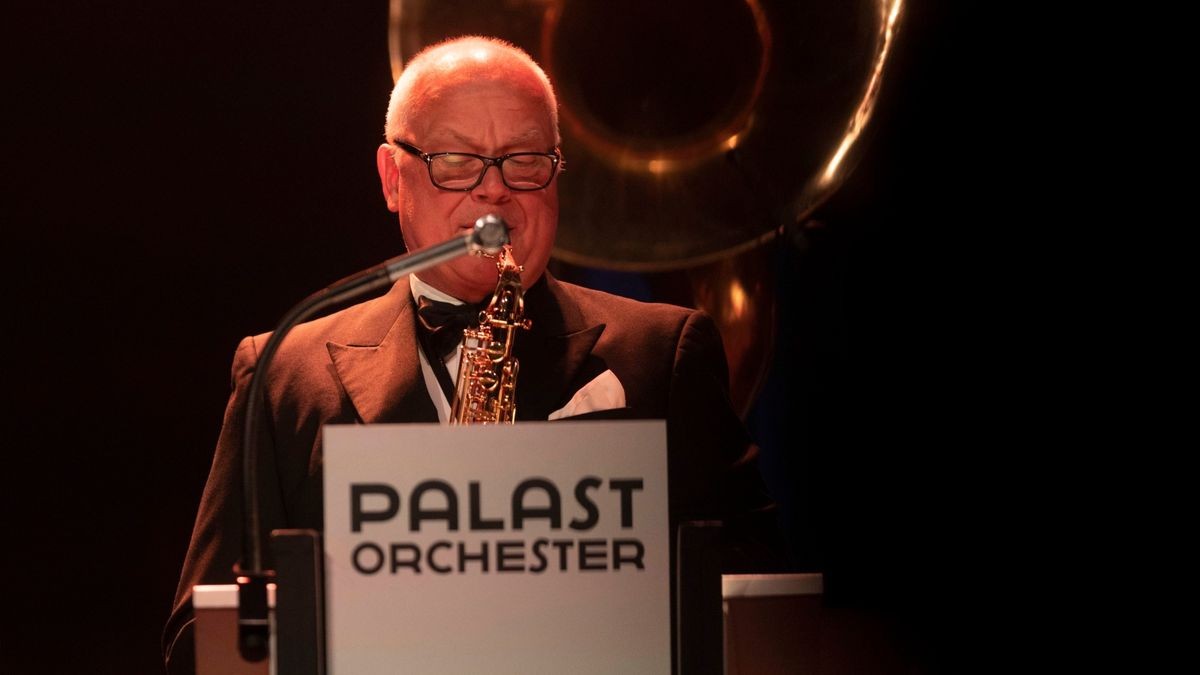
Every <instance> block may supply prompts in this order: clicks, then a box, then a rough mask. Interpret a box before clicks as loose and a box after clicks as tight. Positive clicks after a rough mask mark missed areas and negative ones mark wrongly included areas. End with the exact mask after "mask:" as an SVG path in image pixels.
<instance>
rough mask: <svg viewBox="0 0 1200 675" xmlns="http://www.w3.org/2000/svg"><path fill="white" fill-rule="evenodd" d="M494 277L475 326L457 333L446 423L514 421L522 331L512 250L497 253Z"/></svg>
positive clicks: (522, 312) (520, 295)
mask: <svg viewBox="0 0 1200 675" xmlns="http://www.w3.org/2000/svg"><path fill="white" fill-rule="evenodd" d="M496 269H497V270H498V271H499V273H500V279H499V280H498V281H497V282H496V293H495V295H493V296H492V301H491V302H490V303H488V306H487V309H484V310H483V311H482V312H480V313H479V327H478V328H468V329H466V330H464V331H463V341H462V345H461V346H460V347H459V348H458V349H459V352H458V353H459V366H458V384H457V386H456V387H455V391H454V402H453V405H452V407H451V410H450V424H512V423H513V422H514V421H516V418H517V371H518V369H519V365H520V364H519V363H518V362H517V359H516V357H515V356H513V344H514V342H515V341H516V333H517V329H518V328H520V329H523V330H528V329H529V327H530V326H531V325H532V323H531V322H530V321H529V319H526V318H525V301H524V293H523V292H522V290H521V270H522V269H523V268H522V267H521V266H520V265H518V264H517V262H516V260H514V259H513V254H512V247H511V246H505V247H504V248H503V249H501V250H500V253H499V254H497V259H496Z"/></svg>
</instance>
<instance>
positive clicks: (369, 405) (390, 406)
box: [326, 278, 438, 424]
mask: <svg viewBox="0 0 1200 675" xmlns="http://www.w3.org/2000/svg"><path fill="white" fill-rule="evenodd" d="M377 302H379V303H380V305H379V306H378V307H372V308H371V309H370V310H368V311H367V312H365V313H364V316H362V317H360V319H359V320H358V321H356V322H355V325H354V326H353V329H352V331H350V332H351V333H352V335H351V336H350V339H348V340H347V341H346V342H345V343H344V344H343V343H337V342H329V343H327V345H326V348H327V349H328V350H329V356H330V358H331V359H332V360H333V367H334V370H335V371H336V372H337V376H338V378H339V379H340V380H341V382H342V388H343V389H344V390H345V391H346V395H347V396H348V397H349V398H350V401H351V403H352V404H353V405H354V409H355V410H356V411H357V412H358V416H359V418H360V419H361V420H362V421H363V422H364V423H366V424H377V423H381V422H437V421H438V418H437V410H436V409H435V408H434V407H433V401H431V400H430V399H429V393H428V391H426V389H425V381H424V378H423V377H422V376H421V365H420V362H419V361H418V360H417V351H416V344H417V340H416V327H415V325H414V316H413V308H412V298H411V292H410V291H409V285H408V279H407V278H405V279H401V280H400V281H398V282H396V284H395V285H394V286H392V290H391V291H389V292H388V294H387V295H386V296H384V297H383V298H380V299H379V300H378V301H377Z"/></svg>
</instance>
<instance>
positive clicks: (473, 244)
mask: <svg viewBox="0 0 1200 675" xmlns="http://www.w3.org/2000/svg"><path fill="white" fill-rule="evenodd" d="M505 244H508V223H506V222H504V219H503V218H501V217H500V216H497V215H493V214H490V213H489V214H488V215H486V216H483V217H482V218H480V219H479V220H476V221H475V227H474V228H472V229H471V234H470V235H469V243H468V246H469V247H470V249H471V252H472V253H474V254H475V255H480V254H488V255H495V254H497V253H499V252H500V249H501V248H503V247H504V246H505Z"/></svg>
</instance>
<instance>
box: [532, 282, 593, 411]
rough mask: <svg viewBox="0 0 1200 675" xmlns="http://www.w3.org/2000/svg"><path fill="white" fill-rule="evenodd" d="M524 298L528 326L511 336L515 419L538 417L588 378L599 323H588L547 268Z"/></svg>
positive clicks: (564, 398) (559, 404)
mask: <svg viewBox="0 0 1200 675" xmlns="http://www.w3.org/2000/svg"><path fill="white" fill-rule="evenodd" d="M525 302H526V309H527V311H526V316H528V317H529V318H530V319H531V320H532V321H533V327H532V328H531V329H530V330H529V331H527V332H526V331H522V332H521V333H519V334H518V335H517V345H516V354H517V358H518V359H519V360H520V364H521V367H520V371H519V374H518V376H517V418H518V419H521V420H544V419H546V418H547V417H549V415H550V413H551V412H553V411H554V410H557V409H558V408H561V407H562V406H564V405H566V403H567V401H569V400H570V398H571V394H573V393H574V391H575V390H576V389H578V388H579V386H580V385H582V384H584V383H586V381H587V379H590V378H587V377H585V376H584V375H586V373H590V371H591V370H592V368H585V366H586V365H587V364H588V363H589V362H590V361H591V360H593V359H592V358H591V354H592V349H593V348H594V347H595V346H596V342H597V341H598V340H599V339H600V335H601V334H602V333H603V332H604V324H602V323H600V324H592V325H589V324H588V322H587V321H586V320H585V318H584V317H583V315H582V314H581V313H580V311H579V308H578V306H577V305H576V303H574V302H573V301H571V299H570V298H569V297H568V296H567V291H566V289H565V287H563V285H562V284H560V283H558V281H556V280H555V279H554V277H552V276H551V275H550V274H549V272H547V273H545V274H544V275H543V278H542V281H540V282H539V283H536V284H534V285H533V287H532V288H530V289H529V291H528V292H527V293H526V295H525ZM601 370H602V369H601ZM599 372H600V371H597V372H596V373H595V374H599ZM593 376H594V375H593ZM580 380H582V381H580Z"/></svg>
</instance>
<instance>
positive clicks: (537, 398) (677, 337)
mask: <svg viewBox="0 0 1200 675" xmlns="http://www.w3.org/2000/svg"><path fill="white" fill-rule="evenodd" d="M385 133H386V136H385V142H384V143H383V144H382V145H380V146H379V149H378V151H377V153H376V163H377V165H378V169H379V178H380V181H381V184H382V189H383V196H384V199H385V201H386V203H387V207H388V209H389V210H391V211H393V212H395V213H396V214H397V216H398V218H399V224H400V230H401V232H402V234H403V236H404V241H405V244H406V245H407V247H408V249H409V250H417V249H421V248H425V247H427V246H430V245H433V244H437V243H440V242H442V241H444V240H446V239H449V238H450V237H452V236H454V235H456V234H459V233H460V232H461V228H464V227H468V226H470V225H471V224H472V223H474V222H475V221H476V219H478V218H480V217H481V216H484V215H487V214H494V215H497V216H500V217H501V218H503V219H504V220H505V221H506V222H507V224H508V226H509V228H510V236H511V243H512V251H513V254H514V255H515V256H516V259H517V260H518V261H519V262H520V263H521V264H522V265H523V266H524V270H523V272H522V273H521V283H522V286H523V287H524V289H525V290H524V293H525V312H526V317H527V318H529V319H531V321H532V328H531V329H530V330H528V331H521V332H520V335H519V336H518V337H517V340H516V345H515V350H516V356H517V357H518V359H519V360H520V363H521V371H520V386H519V387H518V388H517V391H516V403H517V406H516V418H517V420H547V419H570V418H580V417H586V418H639V419H666V420H667V424H668V426H667V436H668V467H669V468H668V476H669V481H670V483H669V485H670V489H669V495H670V496H669V508H670V515H671V522H672V525H674V524H676V523H678V522H680V521H683V520H693V519H705V520H722V521H724V522H726V524H727V526H728V527H727V529H728V530H729V531H730V532H731V533H734V536H732V537H731V538H730V543H729V545H728V546H727V547H726V551H725V554H726V555H725V558H726V560H727V568H731V569H732V568H737V567H739V566H741V567H744V566H745V565H747V564H750V565H754V564H758V563H760V561H761V552H762V551H764V550H769V549H770V548H771V546H770V543H769V542H770V540H771V539H772V537H773V534H772V532H771V529H772V528H771V525H770V517H769V515H767V514H768V512H769V510H770V500H769V499H768V498H767V497H766V495H765V492H764V489H763V485H762V480H761V477H760V476H759V475H758V472H757V468H756V465H755V462H754V447H753V446H752V445H751V444H750V443H749V440H748V439H747V437H746V435H745V432H744V430H743V427H742V425H741V422H740V420H739V419H738V417H737V416H736V415H735V413H734V412H733V410H732V408H731V407H730V404H729V401H728V398H727V389H728V382H727V381H728V374H727V371H726V365H725V358H724V353H723V350H722V347H721V340H720V336H719V334H718V333H717V330H716V329H715V327H714V325H713V323H712V321H711V320H710V319H709V318H708V317H707V316H706V315H705V314H703V313H701V312H698V311H695V310H689V309H685V308H681V307H674V306H670V305H661V304H645V303H639V302H635V301H632V300H628V299H625V298H620V297H617V296H613V295H609V294H606V293H602V292H598V291H593V290H588V289H585V288H581V287H578V286H574V285H571V284H567V283H564V282H560V281H557V280H555V279H554V278H553V277H552V276H551V275H549V274H548V273H547V272H546V264H547V262H548V261H549V259H550V252H551V248H552V246H553V244H554V237H555V230H556V228H557V222H558V193H557V183H558V180H559V179H560V178H561V176H562V170H563V166H564V160H563V157H562V155H561V152H560V150H559V147H558V146H559V140H560V139H559V133H558V113H557V103H556V100H555V96H554V90H553V88H552V87H551V84H550V82H549V80H548V79H547V77H546V75H545V73H544V72H543V71H542V69H541V68H540V67H538V65H537V64H536V63H534V62H533V60H532V59H530V58H529V56H528V55H527V54H525V53H524V52H523V51H521V50H520V49H517V48H515V47H513V46H511V45H509V44H507V43H504V42H501V41H498V40H493V39H489V38H475V37H472V38H460V39H456V40H451V41H448V42H444V43H441V44H439V45H435V46H433V47H430V48H428V49H426V50H425V51H423V52H422V53H420V54H419V55H417V56H416V57H415V58H413V59H412V61H411V62H410V64H409V65H408V67H407V68H406V69H405V71H404V73H403V75H402V76H401V77H400V80H399V81H398V82H397V83H396V86H395V89H394V91H393V93H392V96H391V101H390V105H389V106H388V111H387V121H386V132H385ZM496 284H497V266H496V263H495V262H494V261H492V260H487V259H483V258H479V257H463V258H458V259H456V260H454V261H453V262H450V263H447V264H444V265H442V266H440V267H436V268H431V269H429V270H427V271H425V272H422V273H420V275H419V278H418V276H417V275H413V276H411V277H409V278H405V279H401V280H400V281H398V282H396V284H395V285H394V287H393V288H392V289H391V291H390V292H388V293H387V294H386V295H384V296H382V297H379V298H376V299H372V300H369V301H367V302H363V303H361V304H358V305H355V306H353V307H350V308H349V309H345V310H343V311H341V312H338V313H336V314H333V315H330V316H327V317H324V318H321V319H318V320H315V321H312V322H310V323H306V324H302V325H300V326H298V327H297V328H296V329H295V330H294V331H293V332H292V333H291V334H290V335H289V337H288V339H287V340H286V341H284V342H283V343H282V346H281V348H280V351H279V353H278V355H277V358H276V360H275V364H274V366H273V368H272V370H271V376H270V378H269V379H268V381H267V383H266V388H265V391H266V399H267V400H266V406H265V408H266V411H268V412H267V415H268V419H267V421H266V422H265V424H264V425H263V426H264V427H266V429H267V430H268V431H266V432H264V434H265V436H264V443H263V450H262V452H263V453H264V455H265V460H264V461H266V462H269V463H270V464H271V465H272V466H273V468H274V471H273V472H272V473H271V474H270V475H273V476H277V477H278V481H277V482H275V481H269V483H270V485H269V486H268V487H267V491H266V494H265V495H264V496H263V498H262V505H263V514H262V518H263V524H264V527H263V529H264V531H270V530H272V529H276V528H313V529H320V528H321V525H322V497H321V494H322V492H321V491H322V483H321V481H322V475H321V434H320V430H321V427H322V426H323V425H325V424H372V423H381V422H437V421H442V422H445V421H446V420H447V419H448V417H449V415H450V410H451V397H452V396H453V395H454V382H453V380H454V377H455V375H456V374H457V372H458V363H457V362H458V359H459V355H458V352H457V350H456V346H457V343H458V340H459V338H461V336H462V328H463V327H464V325H465V323H466V322H467V321H469V319H463V318H462V317H470V316H472V315H477V312H478V310H477V309H476V308H475V305H476V304H477V303H480V302H483V301H486V300H487V299H488V298H490V297H491V294H492V292H493V290H494V289H495V288H496ZM455 306H459V307H463V306H465V307H468V308H469V309H467V310H464V311H458V312H456V311H455ZM264 341H265V336H257V337H248V338H246V339H244V340H243V341H242V343H241V344H240V345H239V346H238V349H237V352H236V355H235V358H234V363H233V374H232V378H233V389H234V391H233V395H232V397H231V399H230V401H229V405H228V408H227V410H226V415H225V422H224V427H223V429H222V432H221V435H220V439H219V441H218V444H217V449H216V454H215V457H214V460H213V466H212V472H211V474H210V476H209V479H208V484H207V486H206V487H205V491H204V496H203V499H202V501H201V504H200V511H199V515H198V516H197V519H196V525H195V529H194V532H193V534H192V540H191V545H190V548H189V550H188V554H187V558H186V560H185V563H184V567H183V574H182V576H181V579H180V583H179V588H178V592H177V594H176V601H175V606H174V610H173V612H172V614H171V617H170V620H169V622H168V624H167V627H166V631H165V633H164V636H163V650H164V658H165V659H166V662H167V664H168V670H170V671H171V672H188V671H190V669H191V668H192V667H193V665H192V664H193V660H194V657H193V645H192V635H191V627H190V623H191V609H190V590H191V587H192V586H193V585H194V584H211V583H232V581H233V577H234V572H233V569H234V565H235V563H236V562H237V559H238V555H239V552H240V542H241V537H242V513H241V487H240V486H241V445H242V440H241V439H242V432H241V429H242V424H243V418H242V413H243V408H244V398H245V396H246V390H247V388H248V383H249V380H250V376H251V374H252V372H253V370H254V368H255V364H256V360H257V357H258V353H259V350H260V349H261V348H262V345H263V343H264Z"/></svg>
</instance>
